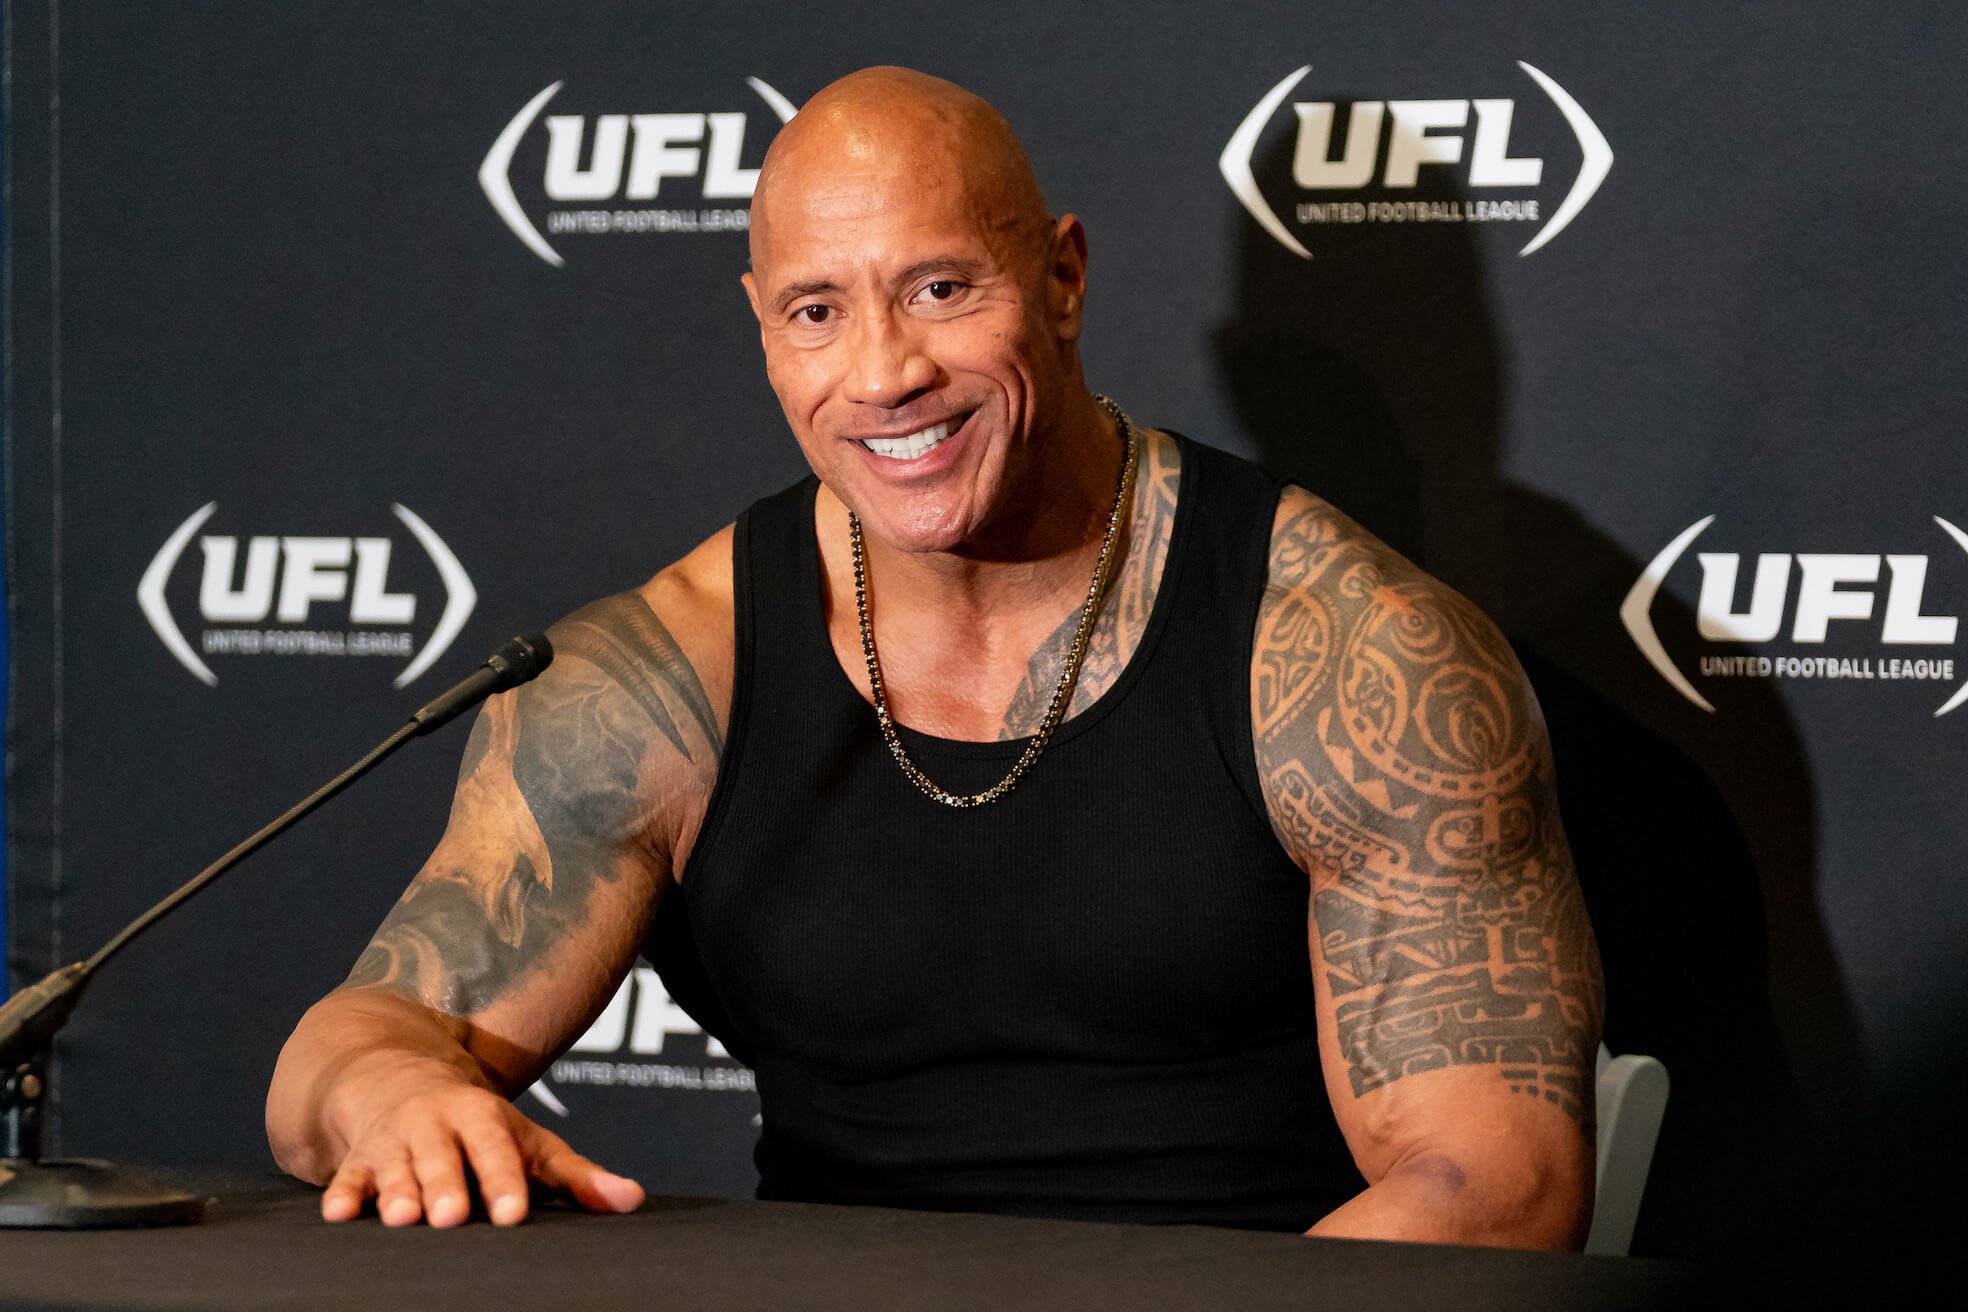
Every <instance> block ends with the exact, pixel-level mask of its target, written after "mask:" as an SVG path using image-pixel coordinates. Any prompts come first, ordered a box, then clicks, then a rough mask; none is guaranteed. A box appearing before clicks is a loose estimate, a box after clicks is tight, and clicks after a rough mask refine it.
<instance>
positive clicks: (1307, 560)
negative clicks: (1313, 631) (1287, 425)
mask: <svg viewBox="0 0 1968 1312" xmlns="http://www.w3.org/2000/svg"><path fill="white" fill-rule="evenodd" d="M1388 584H1394V585H1398V586H1402V587H1412V588H1414V589H1416V590H1418V591H1420V592H1423V593H1437V592H1439V593H1441V594H1443V595H1445V596H1447V597H1451V598H1454V599H1455V600H1457V601H1462V598H1461V596H1460V594H1458V593H1456V592H1455V591H1454V590H1453V589H1452V588H1450V587H1449V586H1448V585H1447V584H1445V583H1443V582H1441V581H1440V580H1439V579H1436V578H1433V577H1431V576H1430V575H1429V574H1428V573H1427V572H1426V571H1425V570H1423V569H1422V568H1421V567H1420V566H1419V565H1416V564H1415V563H1414V562H1413V561H1411V560H1409V559H1408V558H1407V557H1405V556H1403V555H1402V554H1401V553H1400V552H1398V551H1396V550H1394V548H1392V547H1390V546H1388V545H1387V544H1386V543H1385V542H1382V541H1381V540H1380V539H1379V538H1377V537H1375V536H1374V535H1373V533H1372V532H1370V531H1369V530H1367V529H1366V528H1364V527H1363V526H1361V525H1360V524H1359V523H1358V522H1357V521H1356V520H1354V519H1353V518H1351V517H1350V516H1349V515H1347V514H1346V513H1345V512H1344V511H1342V510H1340V509H1339V508H1338V507H1337V506H1335V505H1333V504H1332V503H1331V502H1330V501H1327V500H1326V499H1325V498H1323V497H1320V496H1317V495H1315V494H1314V493H1312V492H1309V491H1307V490H1306V489H1305V488H1303V487H1300V486H1299V485H1298V484H1296V483H1287V484H1285V485H1284V486H1283V487H1282V488H1280V490H1279V492H1278V504H1277V509H1276V511H1275V513H1274V514H1273V516H1272V520H1271V552H1270V556H1269V559H1268V561H1267V564H1266V573H1265V592H1266V599H1267V602H1272V601H1276V600H1278V599H1280V598H1281V597H1283V596H1285V595H1287V594H1289V593H1291V592H1294V591H1297V590H1301V589H1304V588H1306V587H1308V586H1313V585H1317V586H1318V588H1319V591H1321V592H1322V593H1330V594H1331V600H1332V601H1334V602H1340V603H1351V602H1354V601H1358V600H1362V599H1366V598H1369V597H1371V595H1372V593H1373V591H1374V589H1376V588H1378V587H1381V586H1384V585H1388ZM1462 604H1464V605H1467V604H1468V603H1467V602H1463V603H1462Z"/></svg>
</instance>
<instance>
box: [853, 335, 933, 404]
mask: <svg viewBox="0 0 1968 1312" xmlns="http://www.w3.org/2000/svg"><path fill="white" fill-rule="evenodd" d="M848 349H849V350H850V351H852V352H853V353H854V359H853V363H852V365H851V366H850V368H849V370H848V376H847V399H848V400H850V401H855V402H859V403H861V404H863V405H879V406H885V407H889V408H893V407H895V406H899V405H906V404H907V403H908V402H909V401H911V400H912V399H914V398H915V397H916V396H917V395H918V394H920V393H921V392H923V391H925V390H927V389H928V388H930V387H931V386H933V385H934V384H935V382H936V363H935V361H933V360H931V359H930V358H929V356H928V355H927V354H926V353H925V352H924V350H923V346H922V343H921V342H920V341H919V340H917V338H916V335H915V334H914V333H912V332H910V331H909V330H908V327H907V325H906V324H904V323H899V322H897V321H896V319H895V317H894V316H892V315H885V314H883V315H872V316H868V317H866V318H863V319H862V320H861V321H860V323H859V324H858V325H857V326H856V329H855V331H854V332H853V333H851V334H850V336H849V341H848Z"/></svg>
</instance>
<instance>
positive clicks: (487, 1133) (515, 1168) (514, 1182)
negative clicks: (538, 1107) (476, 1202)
mask: <svg viewBox="0 0 1968 1312" xmlns="http://www.w3.org/2000/svg"><path fill="white" fill-rule="evenodd" d="M459 1141H460V1142H461V1143H463V1144H464V1147H465V1156H466V1157H467V1158H468V1159H469V1160H470V1162H471V1169H472V1174H473V1175H476V1176H477V1177H478V1192H479V1196H480V1197H482V1198H483V1199H485V1212H486V1215H488V1216H490V1217H491V1218H492V1221H493V1224H495V1225H517V1224H519V1223H520V1222H521V1221H524V1220H525V1219H526V1206H527V1193H528V1188H527V1183H526V1162H525V1159H524V1158H523V1157H521V1156H520V1151H519V1144H518V1143H517V1142H515V1140H514V1139H513V1132H512V1129H511V1127H509V1126H508V1125H507V1124H506V1123H505V1121H503V1120H501V1119H499V1118H497V1117H491V1116H488V1117H486V1118H485V1119H484V1121H483V1122H482V1123H481V1124H479V1125H475V1126H473V1127H471V1128H470V1129H468V1130H465V1131H463V1132H462V1133H461V1134H460V1135H459Z"/></svg>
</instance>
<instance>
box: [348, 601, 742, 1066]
mask: <svg viewBox="0 0 1968 1312" xmlns="http://www.w3.org/2000/svg"><path fill="white" fill-rule="evenodd" d="M552 637H553V641H554V644H555V650H556V659H555V663H554V665H553V667H552V668H551V669H549V670H548V672H547V673H546V674H545V675H543V676H542V677H541V678H540V679H539V680H538V681H536V682H534V683H532V684H529V685H527V686H526V687H524V688H521V689H519V690H517V691H515V692H513V693H509V694H506V695H504V696H502V697H499V698H496V699H494V700H493V701H492V702H490V703H488V704H487V706H486V708H485V710H484V711H483V712H482V713H481V715H480V717H479V720H478V722H477V724H476V725H474V727H473V730H472V735H471V738H470V741H469V742H468V743H467V746H466V751H465V760H464V764H463V767H462V768H461V770H460V774H459V781H458V788H457V793H456V796H455V798H454V800H453V803H452V809H451V817H450V821H449V824H448V825H447V827H446V830H445V833H444V837H443V838H442V840H440V842H439V843H438V846H437V849H436V850H435V851H434V852H433V853H432V854H431V857H430V860H429V861H427V862H426V863H425V865H424V868H423V869H422V870H421V871H420V872H419V873H418V875H417V877H416V878H415V879H414V880H413V881H412V883H411V885H410V887H409V888H408V889H407V890H406V891H405V893H404V895H403V897H402V898H401V899H400V900H399V901H398V903H397V904H396V906H395V907H394V908H393V909H392V910H391V911H390V913H389V916H388V917H387V918H386V919H385V921H384V922H383V925H382V926H381V928H380V929H378V931H377V932H376V935H375V937H374V938H373V939H372V940H371V942H370V944H369V947H368V949H367V950H366V951H365V952H364V953H363V955H362V957H361V959H360V960H358V962H357V963H356V966H355V969H354V970H353V971H352V972H351V973H350V975H349V979H348V981H347V985H346V986H345V987H353V988H361V987H373V988H382V989H388V990H390V991H393V992H396V993H399V994H402V995H404V996H408V997H411V998H413V999H415V1000H417V1001H419V1002H421V1003H423V1004H424V1005H425V1006H427V1007H429V1008H431V1009H432V1010H433V1011H435V1012H437V1013H439V1014H440V1015H443V1016H446V1017H449V1018H452V1019H453V1020H454V1021H455V1022H456V1024H457V1028H458V1033H459V1037H460V1039H461V1041H462V1042H464V1043H465V1044H466V1046H467V1047H468V1048H470V1049H471V1050H472V1051H473V1054H474V1056H477V1057H479V1058H480V1060H481V1061H482V1062H483V1063H484V1064H486V1065H487V1066H488V1067H489V1068H490V1069H492V1070H495V1071H497V1072H500V1073H501V1074H504V1075H506V1076H507V1077H508V1078H513V1079H517V1078H523V1077H524V1076H525V1075H526V1074H527V1073H528V1070H529V1068H530V1067H532V1066H534V1065H536V1064H538V1063H539V1062H541V1061H542V1060H544V1059H545V1058H546V1057H548V1056H550V1055H551V1053H552V1052H553V1051H554V1050H556V1049H557V1048H558V1047H560V1046H562V1045H564V1043H565V1042H566V1041H567V1040H568V1039H570V1038H572V1037H574V1036H575V1035H577V1034H578V1033H579V1032H580V1028H581V1027H582V1026H584V1025H585V1024H587V1023H588V1021H590V1020H591V1019H592V1018H593V1015H594V1014H595V1013H596V1012H597V1011H598V1010H599V1009H600V1008H601V1006H603V1005H604V1004H605V1003H606V1001H607V998H608V996H609V994H610V992H611V991H612V990H613V988H614V986H615V985H616V984H617V983H618V982H619V980H620V978H621V976H622V975H623V974H624V973H626V971H627V969H628V967H629V965H630V963H631V962H632V961H633V959H634V954H635V950H636V945H637V944H638V943H639V941H640V939H641V937H642V934H643V933H644V931H645V930H646V929H647V926H648V924H649V920H650V917H651V916H653V914H654V912H655V904H656V901H657V899H658V898H659V897H660V895H661V891H662V888H663V886H664V884H666V883H667V882H668V881H669V875H670V859H671V855H672V843H671V839H672V836H673V831H674V829H675V827H676V821H677V819H678V812H679V811H680V810H687V809H688V807H689V806H690V805H691V799H692V797H693V796H694V795H695V794H697V793H698V792H699V791H702V792H706V793H707V791H708V787H709V780H710V779H711V778H712V777H714V775H715V771H716V761H717V756H718V753H719V750H720V746H721V743H720V726H719V723H718V719H717V716H716V715H715V713H714V712H713V710H712V708H711V705H710V702H709V699H708V698H707V696H706V695H705V693H704V690H703V686H702V683H701V681H700V680H699V679H698V678H697V676H696V673H695V670H694V669H693V667H692V666H691V663H690V662H689V661H688V660H687V659H686V658H685V657H684V656H683V653H682V650H681V648H680V647H678V646H677V644H676V643H675V641H674V640H673V639H672V638H671V637H670V635H669V631H668V630H667V629H666V628H665V627H664V626H663V624H662V622H661V621H660V620H659V619H658V618H657V617H656V616H655V614H654V612H652V611H651V610H650V609H649V608H648V606H647V605H646V604H644V602H643V601H642V599H641V598H640V597H639V596H638V595H636V594H632V593H631V594H624V595H622V596H620V597H614V598H610V599H608V600H606V601H603V602H599V603H596V604H595V605H594V606H590V607H587V608H586V609H584V610H582V611H579V612H576V614H575V615H573V616H571V617H569V618H568V619H567V620H564V621H562V622H561V624H559V625H556V626H555V628H554V630H553V632H552Z"/></svg>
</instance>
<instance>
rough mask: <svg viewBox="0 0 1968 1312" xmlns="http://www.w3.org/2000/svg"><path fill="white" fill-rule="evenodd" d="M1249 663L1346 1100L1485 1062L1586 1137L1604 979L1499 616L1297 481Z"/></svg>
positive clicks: (1268, 786) (1262, 761) (1545, 762)
mask: <svg viewBox="0 0 1968 1312" xmlns="http://www.w3.org/2000/svg"><path fill="white" fill-rule="evenodd" d="M1282 510H1283V513H1282V514H1281V517H1280V522H1279V525H1278V527H1277V528H1276V530H1275V531H1274V533H1273V536H1272V544H1271V564H1270V570H1271V576H1270V583H1269V586H1268V588H1267V590H1266V593H1265V598H1264V603H1263V606H1262V609H1261V611H1260V614H1259V617H1258V625H1257V635H1256V643H1255V648H1254V651H1253V656H1252V690H1251V692H1252V696H1251V705H1252V717H1253V730H1254V737H1255V741H1256V750H1257V763H1258V770H1259V773H1260V775H1261V776H1262V779H1263V784H1264V792H1265V799H1266V803H1267V805H1268V807H1269V810H1270V813H1271V822H1272V826H1273V827H1274V829H1275V830H1276V831H1277V834H1278V837H1279V839H1280V841H1281V842H1283V844H1284V845H1285V847H1286V849H1287V850H1288V851H1289V852H1290V853H1291V854H1292V856H1293V858H1294V859H1295V860H1296V861H1297V862H1298V864H1299V865H1300V866H1301V867H1303V868H1304V869H1305V870H1306V871H1308V872H1309V873H1310V875H1311V878H1312V908H1311V911H1312V925H1311V935H1312V938H1313V940H1314V943H1315V945H1316V948H1317V952H1316V953H1315V965H1316V968H1318V969H1320V970H1322V971H1323V972H1324V976H1325V980H1326V982H1327V984H1328V985H1329V986H1330V989H1331V993H1332V998H1333V1003H1334V1014H1335V1020H1336V1023H1337V1033H1338V1039H1339V1048H1340V1051H1341V1052H1342V1054H1343V1055H1344V1058H1345V1061H1346V1074H1347V1076H1348V1078H1349V1080H1350V1082H1351V1084H1352V1088H1353V1092H1354V1095H1355V1096H1356V1097H1357V1096H1359V1095H1362V1094H1365V1093H1368V1092H1370V1091H1371V1090H1374V1089H1377V1088H1380V1087H1382V1086H1384V1085H1386V1084H1388V1083H1390V1082H1392V1081H1395V1080H1398V1079H1401V1078H1402V1077H1404V1076H1407V1075H1413V1074H1418V1073H1420V1072H1423V1071H1431V1070H1436V1069H1439V1068H1442V1067H1448V1066H1471V1065H1486V1066H1494V1067H1495V1068H1496V1069H1497V1072H1498V1077H1499V1079H1501V1080H1502V1081H1503V1082H1504V1083H1505V1084H1507V1085H1508V1087H1509V1088H1510V1089H1511V1090H1512V1091H1513V1092H1516V1093H1522V1094H1526V1095H1529V1096H1531V1097H1535V1098H1541V1099H1543V1100H1544V1101H1546V1102H1549V1103H1552V1104H1554V1105H1555V1106H1557V1107H1559V1108H1560V1109H1562V1110H1563V1111H1564V1112H1565V1113H1566V1114H1567V1115H1569V1116H1571V1117H1572V1118H1573V1120H1574V1121H1576V1122H1578V1123H1579V1124H1580V1125H1581V1126H1582V1127H1584V1128H1586V1129H1587V1131H1588V1132H1589V1130H1590V1126H1591V1117H1592V1099H1591V1095H1590V1090H1591V1085H1592V1072H1593V1066H1594V1060H1595V1057H1596V1050H1597V1041H1598V1038H1597V1036H1598V1032H1599V1025H1600V1014H1601V1006H1602V994H1603V984H1602V980H1601V976H1600V972H1599V960H1598V952H1597V948H1596V947H1595V945H1594V943H1593V938H1592V929H1591V925H1590V924H1589V923H1588V921H1587V919H1586V914H1585V907H1584V904H1583V902H1582V900H1581V898H1580V895H1579V889H1578V882H1577V879H1576V877H1575V875H1574V873H1573V869H1572V860H1571V853H1570V849H1569V848H1568V847H1567V846H1566V842H1565V835H1564V830H1563V828H1562V827H1561V826H1560V823H1559V819H1558V811H1557V804H1556V800H1555V790H1554V783H1553V777H1552V765H1551V758H1550V750H1549V747H1548V745H1547V743H1546V739H1545V733H1544V725H1543V721H1542V719H1541V718H1540V717H1539V715H1538V711H1537V704H1536V701H1535V699H1534V698H1533V697H1532V695H1531V693H1530V690H1529V687H1528V685H1527V684H1526V683H1525V681H1524V677H1523V673H1522V671H1521V670H1520V669H1519V667H1518V665H1517V662H1516V658H1515V657H1514V656H1513V655H1512V654H1511V652H1510V648H1509V645H1508V644H1507V643H1506V642H1505V641H1504V639H1503V637H1502V635H1501V634H1499V633H1498V632H1497V630H1496V628H1495V626H1494V625H1492V624H1491V623H1490V622H1489V620H1487V619H1486V618H1485V617H1484V616H1483V615H1482V614H1481V613H1480V612H1478V611H1477V610H1476V609H1475V608H1474V607H1473V606H1471V605H1470V604H1469V603H1468V602H1467V601H1465V600H1464V599H1463V598H1462V597H1460V596H1458V595H1457V594H1456V593H1454V592H1453V591H1451V590H1450V589H1448V588H1447V587H1445V586H1443V585H1442V584H1439V583H1437V582H1435V581H1434V580H1432V579H1430V578H1428V577H1427V576H1426V575H1424V574H1422V573H1421V572H1420V571H1419V570H1417V569H1416V568H1415V567H1414V566H1412V565H1410V564H1409V563H1408V562H1406V561H1405V560H1403V559H1401V558H1400V557H1399V556H1397V555H1395V554H1394V553H1393V552H1391V551H1389V550H1387V549H1386V548H1385V547H1383V546H1381V545H1380V544H1379V543H1378V542H1376V541H1375V540H1374V539H1373V538H1372V537H1370V536H1369V535H1367V534H1366V533H1365V532H1364V531H1363V530H1361V529H1360V528H1359V527H1358V526H1357V525H1356V524H1354V523H1352V521H1350V520H1348V519H1347V518H1345V516H1343V515H1341V514H1339V513H1338V512H1337V511H1335V510H1334V509H1333V508H1332V507H1331V506H1329V505H1327V504H1326V503H1324V502H1323V501H1320V500H1319V499H1318V498H1316V497H1313V496H1312V495H1310V494H1309V493H1306V492H1303V491H1301V490H1300V489H1298V488H1290V489H1287V491H1286V493H1285V500H1284V502H1283V505H1282Z"/></svg>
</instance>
